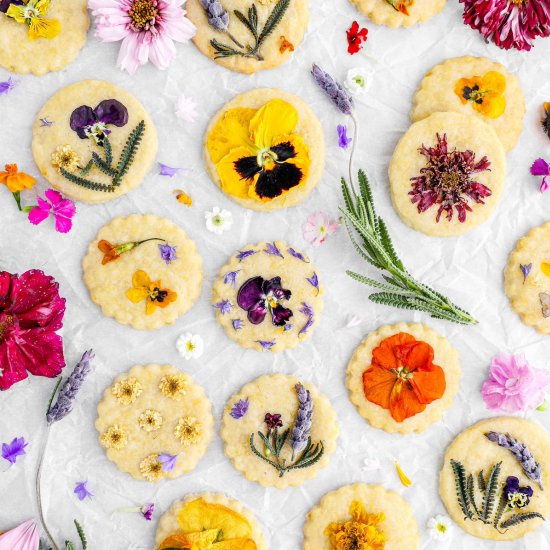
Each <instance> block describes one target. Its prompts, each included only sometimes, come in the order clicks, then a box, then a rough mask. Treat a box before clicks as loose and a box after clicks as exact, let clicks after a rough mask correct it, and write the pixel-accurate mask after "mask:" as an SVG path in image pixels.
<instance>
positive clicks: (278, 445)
mask: <svg viewBox="0 0 550 550" xmlns="http://www.w3.org/2000/svg"><path fill="white" fill-rule="evenodd" d="M289 433H290V429H288V430H285V431H284V432H283V433H282V435H277V439H276V440H275V456H276V457H277V458H279V456H280V455H281V450H282V448H283V447H284V444H285V443H286V440H287V438H288V434H289Z"/></svg>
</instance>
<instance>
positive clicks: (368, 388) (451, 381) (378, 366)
mask: <svg viewBox="0 0 550 550" xmlns="http://www.w3.org/2000/svg"><path fill="white" fill-rule="evenodd" d="M346 386H347V388H348V390H349V394H350V399H351V401H352V403H353V404H354V405H355V406H356V407H357V410H358V411H359V414H360V415H361V416H362V417H363V418H365V419H366V420H367V421H368V422H369V423H370V424H371V425H372V426H373V427H375V428H381V429H382V430H385V431H386V432H390V433H393V432H399V433H403V434H406V433H411V432H421V431H423V430H425V429H426V428H427V427H428V426H430V425H431V424H433V423H434V422H437V421H438V420H440V419H441V417H442V416H443V413H444V412H445V411H446V410H447V409H448V408H449V407H450V406H451V404H452V402H453V399H454V397H455V395H456V393H457V392H458V389H459V386H460V363H459V359H458V353H457V352H456V350H455V349H454V348H453V347H452V346H451V344H450V343H449V341H448V340H447V339H446V338H443V337H442V336H440V335H439V334H437V332H435V331H434V330H432V329H431V328H430V327H428V326H426V325H421V324H417V323H415V324H408V323H398V324H396V325H384V326H382V327H380V328H379V329H378V330H377V331H375V332H372V333H371V334H369V335H368V336H367V337H366V338H365V339H364V340H363V341H362V342H361V344H360V345H359V347H358V348H357V349H356V350H355V353H354V354H353V357H352V358H351V360H350V362H349V364H348V368H347V377H346ZM397 390H400V391H397ZM392 394H393V396H394V397H393V398H391V397H390V396H391V395H392Z"/></svg>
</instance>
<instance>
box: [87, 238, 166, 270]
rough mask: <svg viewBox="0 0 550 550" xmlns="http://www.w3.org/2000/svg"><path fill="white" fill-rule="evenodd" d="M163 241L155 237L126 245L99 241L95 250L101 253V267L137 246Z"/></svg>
mask: <svg viewBox="0 0 550 550" xmlns="http://www.w3.org/2000/svg"><path fill="white" fill-rule="evenodd" d="M163 240H164V239H159V238H157V237H153V238H151V239H145V240H143V241H129V242H127V243H122V244H111V243H110V242H109V241H106V240H105V239H101V240H100V241H99V242H98V243H97V248H99V250H100V251H101V252H103V259H102V260H101V263H102V265H105V264H108V263H109V262H114V261H115V260H118V259H120V256H122V254H125V253H126V252H130V250H133V249H134V248H136V247H137V246H139V245H140V244H143V243H147V242H149V241H163Z"/></svg>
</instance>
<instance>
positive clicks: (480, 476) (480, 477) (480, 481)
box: [477, 470, 487, 492]
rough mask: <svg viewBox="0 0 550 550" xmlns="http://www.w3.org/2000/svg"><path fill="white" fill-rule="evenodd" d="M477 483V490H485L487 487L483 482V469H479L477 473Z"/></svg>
mask: <svg viewBox="0 0 550 550" xmlns="http://www.w3.org/2000/svg"><path fill="white" fill-rule="evenodd" d="M477 484H478V486H479V490H480V491H482V492H485V490H486V489H487V484H486V483H485V475H484V473H483V470H481V471H480V472H479V473H478V474H477Z"/></svg>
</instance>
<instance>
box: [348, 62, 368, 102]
mask: <svg viewBox="0 0 550 550" xmlns="http://www.w3.org/2000/svg"><path fill="white" fill-rule="evenodd" d="M372 81H373V71H372V69H370V68H367V67H355V68H353V69H350V70H349V71H348V74H347V76H346V81H345V86H346V88H347V89H348V90H349V91H350V92H351V93H352V94H353V95H362V94H364V93H366V92H367V91H368V90H369V88H370V87H371V85H372Z"/></svg>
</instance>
